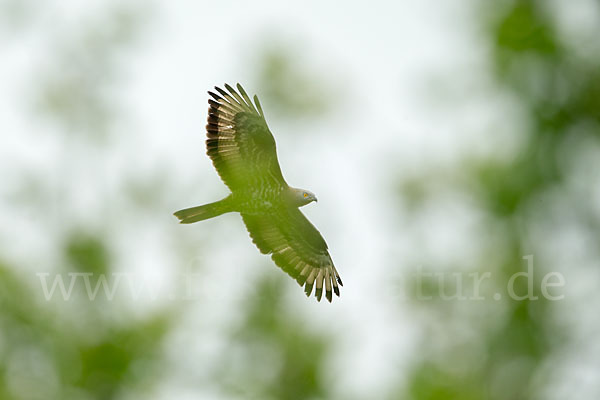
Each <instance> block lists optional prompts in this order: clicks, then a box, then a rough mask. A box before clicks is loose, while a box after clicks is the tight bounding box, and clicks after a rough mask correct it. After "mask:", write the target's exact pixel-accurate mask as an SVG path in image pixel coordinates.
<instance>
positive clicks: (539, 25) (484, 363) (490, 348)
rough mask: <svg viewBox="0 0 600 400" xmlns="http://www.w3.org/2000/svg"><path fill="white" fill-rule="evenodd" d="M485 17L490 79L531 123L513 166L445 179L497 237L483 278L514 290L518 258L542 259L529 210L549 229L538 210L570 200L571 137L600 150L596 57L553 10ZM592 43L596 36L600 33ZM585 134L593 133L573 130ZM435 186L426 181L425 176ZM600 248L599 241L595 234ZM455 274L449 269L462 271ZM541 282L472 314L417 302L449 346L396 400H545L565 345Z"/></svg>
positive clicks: (537, 7)
mask: <svg viewBox="0 0 600 400" xmlns="http://www.w3.org/2000/svg"><path fill="white" fill-rule="evenodd" d="M480 11H481V14H480V15H481V21H483V24H484V28H485V29H486V32H487V34H488V41H489V43H490V45H491V56H492V61H493V64H492V65H493V67H494V70H493V71H492V73H493V75H494V77H495V80H496V83H497V85H498V86H499V87H500V88H503V89H505V90H507V91H509V92H510V93H511V94H512V95H513V98H514V99H515V101H516V102H517V103H518V104H519V105H520V108H521V110H522V111H523V112H524V114H525V116H526V118H527V119H526V121H525V126H523V127H522V131H523V134H524V135H526V137H525V140H523V142H522V143H523V145H522V146H521V148H520V149H519V151H518V153H517V154H514V156H513V157H511V158H508V159H506V160H501V161H499V160H496V159H495V160H486V159H475V160H467V162H465V163H463V164H461V167H460V169H459V170H457V171H454V179H453V178H452V176H453V173H452V172H448V171H445V172H444V173H443V176H444V179H448V182H446V184H449V185H455V186H454V189H455V190H456V189H457V188H458V190H462V191H464V192H465V193H468V195H469V197H470V198H471V199H473V200H474V201H475V202H476V204H477V205H479V207H480V211H481V212H483V216H484V217H483V221H484V225H483V228H482V231H483V232H487V233H488V234H489V236H488V237H487V238H486V240H484V241H483V242H482V243H483V246H484V247H483V248H482V249H480V254H481V255H482V256H481V259H480V260H479V261H478V262H477V263H476V264H478V265H481V266H485V267H483V268H484V269H483V270H481V271H480V272H483V271H492V272H493V274H494V281H497V282H508V281H509V279H510V277H511V276H513V274H515V273H517V272H520V271H524V270H526V265H527V263H526V262H525V261H524V260H522V257H523V256H525V255H527V254H530V252H531V251H532V249H534V248H536V249H539V248H540V247H539V246H537V245H536V243H532V242H531V236H530V235H529V231H528V226H529V225H530V224H532V223H534V222H535V221H534V220H532V216H531V215H532V214H531V209H532V207H533V208H535V209H536V210H537V212H538V213H537V214H536V218H543V219H546V218H549V217H550V216H551V215H552V214H553V213H555V212H556V211H557V210H556V209H551V208H550V207H549V206H548V205H547V204H544V203H542V202H540V200H539V199H540V198H541V196H542V195H544V194H546V193H548V192H550V191H556V190H557V189H558V192H557V193H564V192H565V191H566V190H568V189H567V186H566V184H565V181H566V180H567V178H568V177H567V176H566V175H567V173H568V171H565V169H564V167H563V165H564V158H565V157H566V155H568V156H569V157H573V156H576V155H574V154H573V152H571V151H570V150H571V145H572V142H573V138H572V136H573V135H578V136H585V139H586V140H592V141H595V142H596V143H598V142H597V140H598V138H599V136H600V129H599V125H598V122H599V120H598V117H599V112H600V107H599V99H600V82H599V80H598V79H599V74H598V71H599V69H598V65H600V64H598V61H599V60H598V57H596V58H595V59H594V58H593V57H590V58H586V59H581V58H579V57H577V55H576V52H575V51H574V48H573V47H575V46H577V45H579V43H572V42H571V43H569V41H568V40H566V39H565V38H562V37H561V35H560V33H559V32H558V30H557V25H556V19H555V18H553V17H552V13H553V12H555V10H554V9H553V8H551V5H550V3H548V2H545V1H537V0H527V1H501V2H494V5H491V4H490V3H486V4H485V6H483V7H482V8H481V9H480ZM596 35H600V29H597V34H596ZM590 122H592V123H591V124H590ZM582 125H583V126H586V127H587V129H583V130H581V129H576V128H577V127H579V126H582ZM581 139H582V138H581V137H579V138H578V140H581ZM434 175H435V174H433V173H428V174H427V177H429V178H431V177H432V176H434ZM419 182H421V185H420V184H419ZM426 185H427V183H426V181H425V180H419V179H418V178H417V179H413V180H410V181H409V182H407V183H406V184H403V185H402V188H403V190H404V193H406V194H407V195H409V197H408V198H407V200H408V203H407V204H408V205H411V204H412V205H413V207H412V208H411V209H414V204H415V202H420V201H423V199H424V198H428V197H429V196H436V194H437V192H436V191H435V190H428V189H427V188H426V187H425V188H423V187H421V186H426ZM590 206H591V205H590V204H585V202H581V203H580V202H578V203H573V202H572V201H569V202H565V203H564V205H563V207H565V208H564V209H563V210H562V212H565V213H567V212H568V209H569V208H570V207H574V208H581V209H582V210H584V212H585V213H587V215H588V218H594V212H593V210H592V209H591V208H589V207H590ZM559 212H560V210H559ZM595 237H596V240H597V239H599V238H600V237H599V236H598V233H597V232H596V234H595ZM486 247H489V248H486ZM538 255H539V254H538ZM424 257H425V258H426V257H427V255H424ZM453 267H455V266H452V265H451V266H450V268H451V270H456V269H452V268H453ZM542 271H543V270H542ZM533 279H534V285H533V286H534V293H533V295H534V296H539V298H538V299H537V300H529V299H525V300H522V301H514V300H508V301H507V300H504V301H502V302H496V303H494V302H490V301H486V302H482V303H481V304H475V305H473V304H472V302H466V303H468V304H466V303H462V304H461V302H458V301H457V302H453V303H451V304H450V305H449V304H448V302H424V304H423V303H421V304H419V302H418V301H417V303H415V304H416V305H417V306H418V307H419V309H420V310H421V311H422V312H425V313H430V314H433V315H437V316H438V319H437V320H436V319H434V320H433V321H434V322H432V325H433V326H432V329H434V331H435V330H436V329H437V330H439V331H441V332H444V334H445V335H446V336H448V337H452V338H453V339H452V340H451V341H450V343H451V344H448V345H447V346H444V347H443V348H442V350H441V351H437V352H435V353H433V354H431V355H424V356H423V358H422V359H420V360H418V361H417V362H416V363H415V365H414V367H413V372H412V374H411V377H410V383H409V385H408V391H407V392H406V393H405V394H404V395H402V396H400V397H404V396H408V397H409V398H412V399H427V400H435V399H440V400H448V399H533V398H545V394H546V392H545V390H546V387H547V385H548V383H549V382H550V380H551V372H550V371H551V369H548V367H547V365H546V364H545V362H546V361H547V360H549V359H551V357H552V356H553V354H554V352H557V351H560V349H561V348H562V346H563V345H564V344H565V340H568V336H567V335H566V333H565V332H564V331H563V329H562V327H561V326H560V325H558V324H557V323H556V316H555V315H556V309H555V304H553V303H552V302H550V301H548V300H546V299H545V298H544V297H543V296H541V295H540V292H539V287H540V271H539V270H538V274H537V275H535V276H534V278H533ZM516 282H517V287H516V289H515V292H516V293H526V292H527V287H526V283H525V282H524V281H521V282H519V281H516ZM439 284H440V283H439V281H438V280H436V279H429V280H427V281H426V282H425V283H424V286H425V287H427V288H428V289H427V292H426V294H428V295H435V294H436V293H439V288H438V287H437V285H439ZM496 289H498V288H497V287H495V286H494V285H492V286H491V287H488V288H487V291H486V294H487V298H488V299H489V298H491V297H492V296H491V295H492V294H493V293H494V292H497V290H496ZM449 307H450V310H449V309H448V308H449ZM452 309H454V310H452ZM458 311H460V312H458ZM449 312H450V313H451V315H452V316H453V323H454V324H459V325H462V326H463V327H469V329H468V331H469V332H471V333H470V334H468V335H465V334H464V332H463V329H456V328H454V329H453V328H452V326H449V325H448V324H447V322H448V320H447V319H445V318H443V314H446V313H449ZM482 315H483V316H482ZM457 316H460V317H457ZM473 338H475V341H474V342H473ZM435 341H436V335H435V334H432V335H431V336H427V337H425V338H423V341H422V346H423V347H424V348H426V347H427V345H428V343H431V342H435ZM465 341H466V343H469V341H471V345H470V346H467V347H466V348H465V347H464V346H463V343H465ZM456 343H458V344H456ZM465 360H466V361H465ZM460 365H463V366H464V365H466V367H464V368H461V367H458V366H460ZM400 393H404V392H403V391H402V390H400Z"/></svg>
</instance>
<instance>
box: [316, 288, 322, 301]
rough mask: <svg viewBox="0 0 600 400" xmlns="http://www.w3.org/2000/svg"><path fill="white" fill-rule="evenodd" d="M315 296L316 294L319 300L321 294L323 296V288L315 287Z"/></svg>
mask: <svg viewBox="0 0 600 400" xmlns="http://www.w3.org/2000/svg"><path fill="white" fill-rule="evenodd" d="M315 296H317V301H321V296H323V288H321V289H317V291H316V292H315Z"/></svg>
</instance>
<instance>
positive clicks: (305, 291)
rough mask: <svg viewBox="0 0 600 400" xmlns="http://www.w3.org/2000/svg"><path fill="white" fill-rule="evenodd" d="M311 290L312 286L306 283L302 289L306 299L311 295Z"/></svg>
mask: <svg viewBox="0 0 600 400" xmlns="http://www.w3.org/2000/svg"><path fill="white" fill-rule="evenodd" d="M312 288H313V285H311V284H308V283H307V284H306V286H305V287H304V293H306V296H307V297H308V296H310V294H311V293H312Z"/></svg>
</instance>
